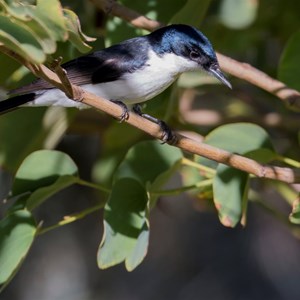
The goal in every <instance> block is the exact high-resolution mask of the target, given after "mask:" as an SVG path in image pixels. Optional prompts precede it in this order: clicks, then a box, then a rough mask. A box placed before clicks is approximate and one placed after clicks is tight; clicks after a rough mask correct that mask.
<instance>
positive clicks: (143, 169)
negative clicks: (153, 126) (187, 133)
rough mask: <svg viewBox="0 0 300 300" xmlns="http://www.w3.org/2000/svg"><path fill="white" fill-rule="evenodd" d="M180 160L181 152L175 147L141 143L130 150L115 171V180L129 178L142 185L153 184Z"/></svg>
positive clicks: (148, 142)
mask: <svg viewBox="0 0 300 300" xmlns="http://www.w3.org/2000/svg"><path fill="white" fill-rule="evenodd" d="M181 158H182V152H181V150H179V149H178V148H176V147H172V146H169V145H167V144H164V145H161V144H160V143H158V142H157V141H147V142H141V143H138V144H136V145H135V146H133V147H132V148H130V150H129V151H128V153H127V155H126V157H125V158H124V160H123V162H122V163H121V165H120V166H119V168H118V170H117V171H116V174H115V179H116V180H117V179H120V178H124V177H130V178H133V179H135V180H137V181H139V182H140V183H141V184H143V185H146V183H147V182H150V183H153V182H154V181H155V180H156V179H157V177H158V176H161V175H162V173H165V172H167V171H169V170H170V169H172V168H173V166H174V165H176V164H177V162H178V161H179V160H180V159H181ZM164 179H165V178H164Z"/></svg>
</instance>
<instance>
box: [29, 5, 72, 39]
mask: <svg viewBox="0 0 300 300" xmlns="http://www.w3.org/2000/svg"><path fill="white" fill-rule="evenodd" d="M35 15H36V16H37V17H39V18H40V20H42V21H43V23H44V24H45V26H46V27H47V28H49V30H50V32H51V35H52V38H53V39H54V40H56V41H66V40H67V38H68V34H67V27H66V24H65V18H64V14H63V9H62V7H61V4H60V2H59V1H58V0H37V2H36V14H35Z"/></svg>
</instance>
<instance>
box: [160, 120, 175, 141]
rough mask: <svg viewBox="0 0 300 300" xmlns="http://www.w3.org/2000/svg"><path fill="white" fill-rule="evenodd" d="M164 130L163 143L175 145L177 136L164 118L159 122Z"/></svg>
mask: <svg viewBox="0 0 300 300" xmlns="http://www.w3.org/2000/svg"><path fill="white" fill-rule="evenodd" d="M157 124H158V125H159V127H160V129H161V131H162V144H165V143H168V144H170V145H174V144H175V143H176V142H177V136H176V135H175V134H174V133H173V132H172V130H171V129H170V127H169V126H168V125H167V124H166V123H165V122H164V121H162V120H159V121H158V123H157Z"/></svg>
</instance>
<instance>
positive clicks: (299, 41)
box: [278, 31, 300, 91]
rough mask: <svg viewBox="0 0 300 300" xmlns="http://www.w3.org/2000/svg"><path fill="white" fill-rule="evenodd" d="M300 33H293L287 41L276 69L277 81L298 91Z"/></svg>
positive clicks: (299, 89) (299, 83)
mask: <svg viewBox="0 0 300 300" xmlns="http://www.w3.org/2000/svg"><path fill="white" fill-rule="evenodd" d="M299 64H300V31H297V32H296V33H294V34H293V35H292V36H291V37H290V39H289V40H288V42H287V44H286V46H285V49H284V51H283V53H282V55H281V58H280V63H279V67H278V78H279V80H281V81H283V82H284V83H286V84H287V85H288V86H289V87H291V88H294V89H297V90H298V91H300V82H299V77H300V68H299Z"/></svg>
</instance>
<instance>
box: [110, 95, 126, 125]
mask: <svg viewBox="0 0 300 300" xmlns="http://www.w3.org/2000/svg"><path fill="white" fill-rule="evenodd" d="M111 102H113V103H115V104H118V105H119V106H120V107H121V108H122V113H121V115H120V117H119V122H120V123H122V122H124V121H126V120H128V118H129V110H128V107H127V106H126V104H125V103H123V102H122V101H118V100H111Z"/></svg>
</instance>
